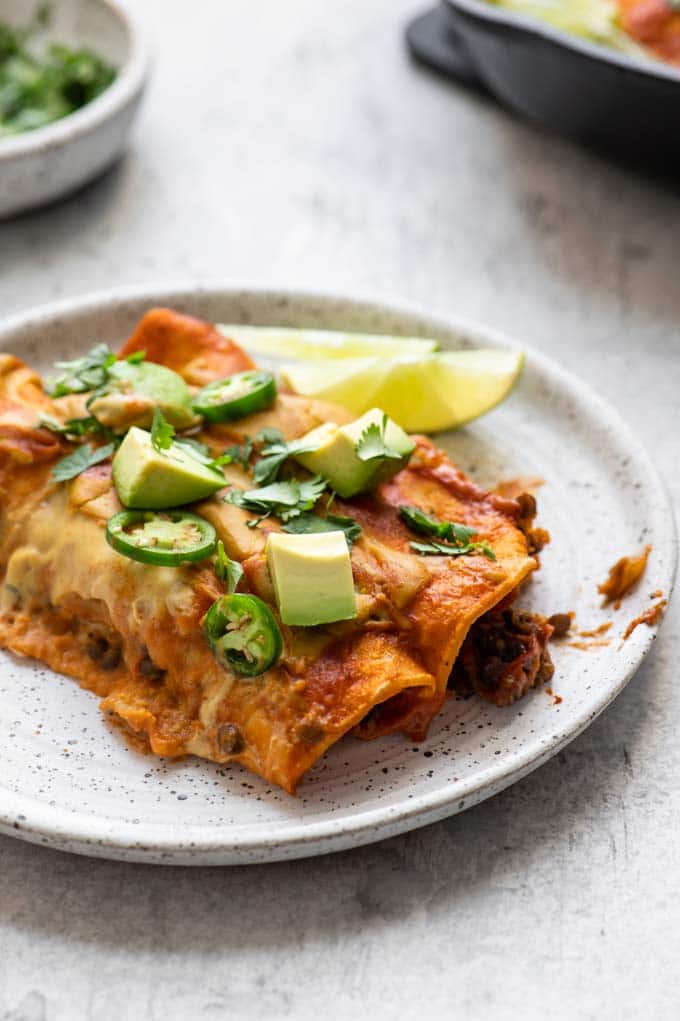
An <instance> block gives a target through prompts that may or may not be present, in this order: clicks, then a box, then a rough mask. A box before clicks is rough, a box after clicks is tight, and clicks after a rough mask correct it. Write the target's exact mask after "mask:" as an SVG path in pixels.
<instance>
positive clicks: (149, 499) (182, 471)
mask: <svg viewBox="0 0 680 1021" xmlns="http://www.w3.org/2000/svg"><path fill="white" fill-rule="evenodd" d="M113 482H114V485H115V487H116V490H117V492H118V496H119V498H120V502H121V503H122V504H123V506H125V507H134V508H140V509H143V510H162V509H164V508H166V507H180V506H181V505H182V504H185V503H193V502H194V501H195V500H203V499H205V497H207V496H211V495H212V493H216V492H217V490H218V489H222V487H223V486H224V485H225V481H224V475H223V473H222V472H221V471H219V470H217V469H214V468H209V467H208V466H207V465H205V464H202V463H201V461H199V460H198V459H197V458H195V457H194V456H193V455H192V454H191V452H190V451H189V450H188V449H187V448H186V447H182V446H180V445H179V444H177V443H173V444H172V446H171V447H169V448H168V449H167V450H164V451H162V452H161V451H158V450H156V449H155V447H154V446H153V444H152V443H151V434H150V433H148V432H146V431H145V430H144V429H138V428H137V427H136V426H133V427H132V429H130V430H129V432H128V433H127V435H126V437H125V439H124V440H123V442H122V443H121V445H120V447H119V449H118V452H117V454H116V456H115V457H114V459H113Z"/></svg>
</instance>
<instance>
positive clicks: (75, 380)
mask: <svg viewBox="0 0 680 1021" xmlns="http://www.w3.org/2000/svg"><path fill="white" fill-rule="evenodd" d="M1 91H2V87H1V86H0V92H1ZM144 356H145V352H144V351H134V352H133V353H132V354H131V355H128V357H127V358H126V359H125V361H127V362H130V363H131V364H133V365H137V364H139V362H141V361H143V360H144ZM115 362H116V356H115V354H114V353H113V351H111V350H110V348H109V347H108V346H107V345H106V344H95V346H94V347H93V348H92V349H91V350H90V351H88V353H87V354H86V355H83V357H82V358H74V359H73V360H72V361H68V362H55V366H54V367H55V369H61V370H62V371H61V372H60V373H58V374H56V375H54V376H51V377H50V378H49V379H48V380H47V381H46V383H45V390H46V391H47V393H48V394H49V395H50V397H65V396H66V395H67V394H84V393H88V392H89V391H90V390H99V389H100V388H101V387H103V386H105V385H106V384H107V383H108V381H109V375H110V373H109V369H110V368H111V366H112V365H113V364H114V363H115Z"/></svg>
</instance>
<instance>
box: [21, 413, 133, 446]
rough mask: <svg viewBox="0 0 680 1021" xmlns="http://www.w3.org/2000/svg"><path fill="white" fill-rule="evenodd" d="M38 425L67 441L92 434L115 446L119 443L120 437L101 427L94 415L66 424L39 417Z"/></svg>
mask: <svg viewBox="0 0 680 1021" xmlns="http://www.w3.org/2000/svg"><path fill="white" fill-rule="evenodd" d="M40 425H41V426H42V427H43V429H49V431H50V432H53V433H56V434H57V435H58V436H65V437H66V439H68V440H74V439H81V438H82V437H83V436H88V435H89V434H90V433H92V434H94V435H97V436H105V437H106V438H107V439H109V440H111V441H112V442H114V443H116V445H118V444H119V443H120V437H117V436H114V434H113V432H112V431H111V429H107V427H106V426H105V425H102V424H101V422H100V421H98V419H96V418H95V417H94V415H86V416H85V417H83V418H69V419H68V420H67V421H66V422H60V421H59V420H58V419H56V418H52V416H51V415H41V416H40Z"/></svg>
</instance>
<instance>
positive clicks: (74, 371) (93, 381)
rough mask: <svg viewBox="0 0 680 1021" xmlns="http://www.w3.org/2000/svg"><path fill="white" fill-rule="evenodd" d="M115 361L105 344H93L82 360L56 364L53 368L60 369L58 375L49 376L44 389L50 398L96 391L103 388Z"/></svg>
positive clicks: (76, 359) (77, 359) (75, 359)
mask: <svg viewBox="0 0 680 1021" xmlns="http://www.w3.org/2000/svg"><path fill="white" fill-rule="evenodd" d="M115 360H116V356H115V355H114V353H113V351H110V350H109V348H108V347H107V345H106V344H95V346H94V347H93V348H92V350H91V351H89V352H88V353H87V354H86V355H84V356H83V357H82V358H74V359H73V361H70V362H56V363H55V368H57V369H61V370H62V372H61V373H60V374H59V375H55V376H51V377H50V378H49V379H48V380H47V382H46V383H45V389H46V390H47V393H48V394H49V395H50V396H51V397H64V396H66V394H83V393H87V392H88V390H96V389H97V388H98V387H100V386H104V384H105V383H106V381H107V380H108V378H109V369H110V368H111V366H112V365H113V363H114V362H115Z"/></svg>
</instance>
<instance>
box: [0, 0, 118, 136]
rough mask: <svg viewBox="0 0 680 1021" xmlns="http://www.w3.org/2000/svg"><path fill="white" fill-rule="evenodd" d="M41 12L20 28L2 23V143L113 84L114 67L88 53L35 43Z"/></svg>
mask: <svg viewBox="0 0 680 1021" xmlns="http://www.w3.org/2000/svg"><path fill="white" fill-rule="evenodd" d="M48 20H49V10H48V9H47V8H42V9H41V11H40V12H39V14H38V15H37V17H36V18H35V19H34V20H33V21H32V22H31V23H30V24H29V25H27V26H26V27H24V28H13V27H11V26H10V25H8V24H6V23H5V22H2V21H0V140H2V138H5V137H8V136H11V135H18V134H22V133H23V132H26V131H33V130H35V129H36V128H42V127H44V126H45V125H47V124H51V123H53V122H54V121H57V120H61V118H62V117H66V116H68V114H71V113H74V112H75V111H76V110H79V109H80V108H81V107H83V106H86V105H87V104H88V103H90V102H92V100H93V99H96V98H97V96H99V95H100V94H101V93H102V92H103V91H104V90H105V89H107V88H108V87H109V85H111V83H112V82H113V81H114V79H115V77H116V69H115V68H114V67H112V66H111V65H110V64H109V63H107V62H106V61H105V60H103V59H102V58H101V57H99V56H98V55H97V54H96V53H93V52H92V51H91V50H89V49H71V48H69V47H68V46H65V45H63V44H58V43H52V44H50V45H48V46H43V45H40V44H39V39H38V37H39V34H40V32H41V30H42V29H43V27H44V26H45V24H46V23H47V21H48Z"/></svg>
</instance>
